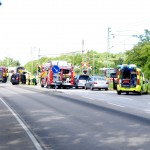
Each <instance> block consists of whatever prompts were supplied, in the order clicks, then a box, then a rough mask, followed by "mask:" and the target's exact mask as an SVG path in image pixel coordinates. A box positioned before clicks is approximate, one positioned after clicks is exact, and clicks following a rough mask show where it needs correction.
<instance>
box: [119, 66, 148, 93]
mask: <svg viewBox="0 0 150 150" xmlns="http://www.w3.org/2000/svg"><path fill="white" fill-rule="evenodd" d="M130 92H131V93H138V94H139V95H141V94H142V93H148V81H146V80H145V78H144V73H143V72H142V70H141V69H140V68H138V67H137V66H136V65H134V64H130V65H128V64H123V65H119V66H118V68H117V94H118V95H120V94H121V93H126V94H129V93H130Z"/></svg>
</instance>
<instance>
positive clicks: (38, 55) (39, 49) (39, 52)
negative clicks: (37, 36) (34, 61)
mask: <svg viewBox="0 0 150 150" xmlns="http://www.w3.org/2000/svg"><path fill="white" fill-rule="evenodd" d="M38 59H39V65H40V48H39V54H38Z"/></svg>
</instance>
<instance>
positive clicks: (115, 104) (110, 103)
mask: <svg viewBox="0 0 150 150" xmlns="http://www.w3.org/2000/svg"><path fill="white" fill-rule="evenodd" d="M108 104H110V105H114V106H118V107H125V106H122V105H118V104H114V103H109V102H108Z"/></svg>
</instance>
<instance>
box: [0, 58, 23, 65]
mask: <svg viewBox="0 0 150 150" xmlns="http://www.w3.org/2000/svg"><path fill="white" fill-rule="evenodd" d="M0 65H1V66H2V65H3V66H7V67H8V66H9V67H14V66H20V62H19V61H18V60H13V58H9V57H5V59H4V60H2V61H0Z"/></svg>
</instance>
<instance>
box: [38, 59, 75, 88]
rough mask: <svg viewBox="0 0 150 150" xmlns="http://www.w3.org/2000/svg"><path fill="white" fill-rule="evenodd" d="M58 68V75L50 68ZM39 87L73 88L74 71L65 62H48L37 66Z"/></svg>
mask: <svg viewBox="0 0 150 150" xmlns="http://www.w3.org/2000/svg"><path fill="white" fill-rule="evenodd" d="M54 65H57V66H58V67H59V72H58V73H53V71H52V67H53V66H54ZM38 71H39V72H40V74H39V76H40V84H41V87H44V86H45V87H48V88H49V87H50V88H54V87H56V86H57V88H71V87H73V86H74V69H73V67H72V66H71V64H68V63H67V61H50V62H48V63H45V64H43V65H42V66H38Z"/></svg>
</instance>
